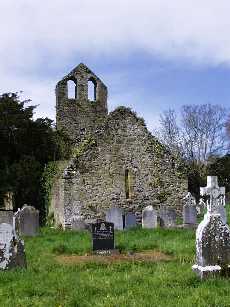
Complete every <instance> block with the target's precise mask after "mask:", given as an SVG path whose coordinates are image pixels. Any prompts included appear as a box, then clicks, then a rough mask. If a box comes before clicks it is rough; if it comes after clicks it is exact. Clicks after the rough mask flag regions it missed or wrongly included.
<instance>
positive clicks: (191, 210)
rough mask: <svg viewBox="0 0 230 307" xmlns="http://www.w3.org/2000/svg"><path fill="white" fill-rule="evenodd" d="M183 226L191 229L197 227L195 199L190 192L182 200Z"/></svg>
mask: <svg viewBox="0 0 230 307" xmlns="http://www.w3.org/2000/svg"><path fill="white" fill-rule="evenodd" d="M183 202H184V205H183V226H184V227H186V228H187V227H188V228H190V227H191V228H193V227H195V226H196V225H197V211H196V199H195V197H194V196H192V194H191V193H190V192H188V194H187V195H186V196H185V197H184V198H183Z"/></svg>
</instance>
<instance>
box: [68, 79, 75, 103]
mask: <svg viewBox="0 0 230 307" xmlns="http://www.w3.org/2000/svg"><path fill="white" fill-rule="evenodd" d="M67 90H68V98H69V99H76V98H77V85H76V83H75V82H74V81H73V80H68V82H67Z"/></svg>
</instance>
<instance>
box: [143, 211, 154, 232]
mask: <svg viewBox="0 0 230 307" xmlns="http://www.w3.org/2000/svg"><path fill="white" fill-rule="evenodd" d="M156 227H157V211H156V210H155V209H153V206H147V207H145V208H144V210H143V211H142V228H156Z"/></svg>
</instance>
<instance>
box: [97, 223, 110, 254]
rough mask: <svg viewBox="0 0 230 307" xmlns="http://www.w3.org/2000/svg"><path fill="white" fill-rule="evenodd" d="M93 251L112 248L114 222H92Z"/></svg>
mask: <svg viewBox="0 0 230 307" xmlns="http://www.w3.org/2000/svg"><path fill="white" fill-rule="evenodd" d="M92 239H93V251H100V250H101V251H103V250H104V251H106V250H113V249H114V224H113V223H108V222H99V223H95V224H92Z"/></svg>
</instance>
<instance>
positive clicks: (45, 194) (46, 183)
mask: <svg viewBox="0 0 230 307" xmlns="http://www.w3.org/2000/svg"><path fill="white" fill-rule="evenodd" d="M58 170H59V167H58V162H56V161H52V162H49V163H48V164H47V165H46V166H45V169H44V172H43V174H42V180H41V191H42V199H43V202H44V205H45V210H46V217H47V218H48V212H49V207H50V203H51V196H52V193H51V192H52V187H53V184H54V182H55V178H56V175H57V174H58Z"/></svg>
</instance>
